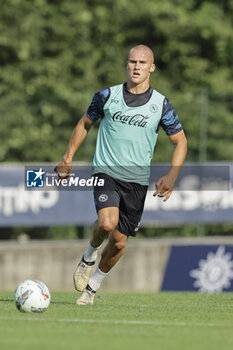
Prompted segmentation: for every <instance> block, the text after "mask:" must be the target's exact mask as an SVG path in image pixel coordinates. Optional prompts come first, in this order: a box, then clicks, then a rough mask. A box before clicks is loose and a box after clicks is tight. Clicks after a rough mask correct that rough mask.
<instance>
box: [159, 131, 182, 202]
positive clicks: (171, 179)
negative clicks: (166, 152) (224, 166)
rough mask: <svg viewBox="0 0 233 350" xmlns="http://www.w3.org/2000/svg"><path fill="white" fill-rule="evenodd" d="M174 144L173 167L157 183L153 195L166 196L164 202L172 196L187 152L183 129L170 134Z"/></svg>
mask: <svg viewBox="0 0 233 350" xmlns="http://www.w3.org/2000/svg"><path fill="white" fill-rule="evenodd" d="M169 138H170V140H171V141H172V143H173V144H174V147H175V148H174V152H173V156H172V162H171V168H170V170H169V172H168V173H167V174H166V175H165V176H163V177H161V178H160V179H159V180H158V181H157V182H156V184H155V187H156V192H155V193H154V194H153V196H157V195H158V196H159V197H165V198H164V202H165V201H166V200H168V198H169V197H170V196H171V194H172V191H173V188H174V185H175V181H176V179H177V177H178V175H179V172H180V169H181V167H182V164H183V162H184V160H185V157H186V153H187V139H186V137H185V134H184V131H183V130H181V131H180V132H178V133H177V134H175V135H172V136H169Z"/></svg>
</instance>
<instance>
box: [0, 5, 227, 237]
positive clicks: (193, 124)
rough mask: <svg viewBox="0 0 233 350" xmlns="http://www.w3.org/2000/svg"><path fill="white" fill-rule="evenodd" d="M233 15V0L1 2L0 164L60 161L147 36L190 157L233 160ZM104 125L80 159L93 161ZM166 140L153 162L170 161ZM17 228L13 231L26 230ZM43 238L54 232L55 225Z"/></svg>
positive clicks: (155, 80)
mask: <svg viewBox="0 0 233 350" xmlns="http://www.w3.org/2000/svg"><path fill="white" fill-rule="evenodd" d="M232 13H233V0H222V1H214V0H205V1H201V0H186V1H178V0H175V1H173V0H157V1H154V0H144V1H139V0H134V1H126V0H118V1H114V0H101V1H100V0H92V1H90V0H79V1H75V0H66V1H62V0H8V1H3V0H2V1H1V11H0V118H1V127H0V139H1V147H0V161H2V162H47V161H49V162H57V161H58V160H60V159H61V157H62V155H63V153H64V151H65V149H66V146H67V142H68V140H69V138H70V135H71V131H72V130H73V128H74V126H75V125H76V123H77V121H78V120H79V119H80V118H81V116H82V115H83V113H84V112H85V111H86V109H87V107H88V105H89V103H90V101H91V98H92V96H93V94H94V93H95V92H96V91H98V90H100V89H103V88H105V87H107V86H111V85H114V84H118V83H121V82H122V81H124V80H125V79H126V71H125V69H124V62H125V61H126V58H127V57H126V56H127V53H128V50H129V48H130V47H132V46H134V45H136V44H139V43H144V44H146V45H149V46H150V47H151V48H152V49H153V51H154V53H155V59H156V65H157V69H156V71H155V73H154V74H153V75H152V79H151V82H152V86H153V88H155V89H157V90H158V91H160V92H161V93H163V94H165V95H166V96H167V97H168V98H169V99H170V100H171V102H172V103H173V104H174V106H175V108H176V110H177V112H178V114H179V117H180V120H181V121H182V124H183V126H184V128H185V132H186V135H187V137H188V140H189V153H188V157H187V160H188V161H198V160H200V159H201V160H208V161H216V160H220V161H221V160H231V161H232V160H233V143H232V136H233V132H232V130H233V119H232V116H231V115H232V111H233V102H232V100H233V99H232V77H233V68H232V60H233V23H232V22H233V21H232ZM97 129H98V124H97V125H95V124H94V126H93V127H92V129H91V131H90V133H89V135H88V138H87V139H86V140H85V141H84V143H83V145H82V146H81V148H80V151H79V153H78V157H76V160H85V161H91V160H92V156H93V153H94V148H95V139H96V134H97ZM200 138H201V139H202V141H203V143H200ZM201 144H202V147H200V145H201ZM157 147H158V150H157V152H156V159H153V160H154V161H157V162H167V161H169V160H170V158H171V152H172V147H170V145H169V144H168V143H167V137H166V135H165V133H163V132H160V135H159V141H158V146H157ZM200 148H202V151H201V154H200ZM12 230H13V231H14V232H13V233H12V235H13V236H14V235H17V234H18V232H19V230H21V229H18V230H17V229H12ZM195 230H196V228H193V227H192V226H190V228H189V229H188V230H187V227H186V228H185V232H186V234H187V232H189V233H188V234H193V232H194V231H195ZM211 230H212V233H213V229H210V230H209V232H210V233H211ZM219 230H220V229H219V228H218V229H216V230H215V231H216V232H220V231H219ZM221 230H223V228H221ZM226 230H227V232H226V233H227V234H229V233H230V232H231V228H229V226H228V227H227V229H226ZM32 231H33V229H31V232H32ZM34 231H35V234H34V236H35V237H37V235H38V234H41V233H40V232H41V231H40V230H37V229H34ZM81 231H82V229H81ZM173 231H174V235H177V234H179V233H180V234H182V231H184V229H181V228H179V229H178V228H174V229H173ZM38 232H39V233H38ZM69 232H70V237H73V235H74V231H73V228H71V229H69ZM157 232H158V234H159V233H161V234H164V230H163V228H160V229H158V230H157ZM222 232H223V231H222ZM224 232H225V231H224ZM144 234H145V235H149V236H150V235H151V233H150V231H149V230H147V231H146V232H144ZM152 234H154V233H152ZM170 234H171V231H170ZM81 235H83V232H81ZM44 236H45V237H53V236H54V232H53V229H52V228H50V229H47V231H46V232H45V234H44ZM56 236H57V232H56Z"/></svg>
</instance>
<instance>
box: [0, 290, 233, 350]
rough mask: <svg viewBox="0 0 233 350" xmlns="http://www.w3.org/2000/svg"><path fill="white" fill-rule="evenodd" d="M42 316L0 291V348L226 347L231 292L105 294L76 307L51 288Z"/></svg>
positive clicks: (231, 341)
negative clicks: (28, 311) (20, 306)
mask: <svg viewBox="0 0 233 350" xmlns="http://www.w3.org/2000/svg"><path fill="white" fill-rule="evenodd" d="M51 294H52V302H51V304H50V307H49V309H48V310H47V311H46V312H45V313H44V314H23V313H20V312H19V311H18V310H17V309H16V308H15V305H14V302H13V293H12V292H10V293H9V292H0V349H1V350H13V349H14V350H15V349H17V350H21V349H22V350H23V349H24V350H27V349H30V350H32V349H33V350H39V349H40V350H41V349H43V350H47V349H48V350H53V349H56V350H64V349H65V350H73V349H75V350H78V349H80V350H105V349H106V350H124V349H125V350H131V349H132V350H139V349H140V350H147V349H148V350H149V349H150V350H154V349H156V350H157V349H158V350H173V349H174V350H194V349H195V350H196V349H198V350H207V349H208V350H215V349H216V350H219V349H221V350H225V349H226V350H229V349H233V294H232V293H222V294H214V295H206V294H199V293H157V294H156V293H106V292H105V293H104V292H99V293H98V295H96V301H95V304H94V305H92V306H91V305H89V306H77V305H75V300H76V297H77V296H78V295H79V294H78V293H75V292H61V293H58V292H54V293H53V292H52V293H51Z"/></svg>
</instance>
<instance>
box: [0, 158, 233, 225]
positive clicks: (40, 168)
mask: <svg viewBox="0 0 233 350" xmlns="http://www.w3.org/2000/svg"><path fill="white" fill-rule="evenodd" d="M53 168H54V165H51V164H42V165H31V166H27V167H24V166H23V165H4V164H2V165H1V166H0V226H49V225H90V224H92V223H93V221H94V220H96V217H97V216H96V211H95V206H94V201H93V189H92V184H93V183H92V182H91V179H90V172H91V167H90V165H86V166H81V165H78V177H76V178H74V177H73V178H71V180H72V181H71V182H72V186H70V187H69V186H68V185H67V184H64V186H60V185H58V184H57V182H58V179H57V178H56V177H54V176H53V173H54V170H53ZM48 169H50V170H48ZM168 169H169V166H167V165H163V164H160V165H156V166H152V167H151V177H150V186H149V189H148V193H147V196H146V201H145V207H144V213H143V216H142V222H141V223H142V225H154V224H157V223H186V222H195V223H212V222H213V223H214V222H216V223H217V222H232V221H233V215H232V210H233V190H232V189H231V188H232V183H233V171H232V169H233V165H232V164H210V165H206V164H204V165H200V164H189V165H185V166H184V167H183V168H182V170H181V173H180V175H179V178H178V179H177V182H176V187H175V189H174V191H173V193H172V195H171V197H170V198H169V200H168V201H166V202H163V199H162V198H158V197H156V198H155V197H153V192H154V190H155V182H156V181H157V180H158V179H159V178H160V177H161V176H163V175H164V174H166V172H167V171H168ZM76 180H77V181H76Z"/></svg>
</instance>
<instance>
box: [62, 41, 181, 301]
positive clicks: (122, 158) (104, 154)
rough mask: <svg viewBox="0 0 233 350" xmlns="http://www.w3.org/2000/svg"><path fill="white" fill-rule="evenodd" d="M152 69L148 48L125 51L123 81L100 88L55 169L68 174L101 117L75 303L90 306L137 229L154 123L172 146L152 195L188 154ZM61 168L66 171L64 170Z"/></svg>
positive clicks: (164, 190) (169, 186)
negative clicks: (96, 182)
mask: <svg viewBox="0 0 233 350" xmlns="http://www.w3.org/2000/svg"><path fill="white" fill-rule="evenodd" d="M154 70H155V64H154V55H153V52H152V50H151V49H150V48H149V47H148V46H145V45H137V46H135V47H133V48H132V49H131V50H130V51H129V55H128V60H127V71H128V80H127V82H126V83H124V84H120V85H117V86H113V87H110V88H107V89H104V90H101V91H99V92H98V93H96V94H95V96H94V97H93V100H92V103H91V105H90V106H89V108H88V110H87V112H86V114H84V116H83V117H82V118H81V119H80V121H79V122H78V124H77V126H76V128H75V129H74V131H73V134H72V136H71V139H70V142H69V145H68V149H67V151H66V153H65V155H64V157H63V160H62V161H61V163H60V164H59V165H58V166H57V167H56V171H57V173H58V175H59V177H60V178H64V176H66V174H69V173H70V172H71V163H72V159H73V156H74V154H75V152H76V150H77V149H78V148H79V146H80V144H81V143H82V142H83V140H84V139H85V137H86V136H87V133H88V131H89V129H90V127H91V125H92V124H93V123H94V122H95V121H96V120H98V119H101V122H100V126H99V131H98V136H97V143H96V151H95V155H94V159H93V174H95V176H99V177H101V178H103V179H104V186H103V187H98V186H96V187H95V188H94V200H95V206H96V210H97V213H98V219H97V221H96V222H95V223H94V226H93V231H92V235H91V238H90V241H89V244H88V247H87V249H86V251H85V252H84V254H83V257H82V259H81V261H80V262H79V264H78V266H77V268H76V270H75V272H74V285H75V288H76V289H77V290H78V291H81V292H82V294H81V296H80V297H79V298H78V300H77V302H76V303H77V304H78V305H87V304H93V302H94V297H95V293H96V291H97V290H98V289H99V288H100V285H101V283H102V281H103V280H104V278H105V277H106V276H107V275H108V273H109V271H110V270H111V268H112V267H113V266H114V265H115V264H116V262H117V261H118V260H119V259H120V257H121V256H122V254H123V253H124V248H125V244H126V242H127V239H128V237H129V236H135V235H136V231H137V230H138V227H139V223H140V219H141V215H142V212H143V207H144V201H145V197H146V192H147V186H148V184H149V175H150V162H151V159H152V156H153V152H154V148H155V145H156V140H157V136H158V130H159V126H162V127H163V129H164V130H165V132H166V133H167V135H168V136H169V138H170V140H171V141H172V143H173V145H174V152H173V156H172V161H171V167H170V170H169V172H168V174H166V175H164V176H163V177H162V178H160V179H159V180H158V181H157V182H156V184H155V192H154V194H153V195H154V196H157V195H158V196H159V197H163V198H164V201H166V200H167V199H168V198H169V197H170V195H171V193H172V190H173V187H174V184H175V181H176V179H177V176H178V173H179V170H180V168H181V166H182V164H183V162H184V159H185V156H186V152H187V141H186V137H185V134H184V131H183V128H182V126H181V124H180V122H179V120H178V116H177V114H176V112H175V110H174V107H173V106H172V104H171V103H170V102H169V101H168V99H167V98H166V97H165V96H163V95H161V94H160V93H159V92H157V91H156V90H154V89H152V88H151V87H150V75H151V73H153V72H154ZM64 172H65V174H64ZM106 238H108V242H107V245H106V246H105V248H104V249H103V252H102V255H101V260H100V263H99V266H98V267H97V268H96V270H95V272H94V274H93V275H92V276H91V271H92V267H93V265H94V264H95V261H96V259H97V252H98V249H99V248H100V246H101V244H102V243H103V241H104V240H105V239H106Z"/></svg>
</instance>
